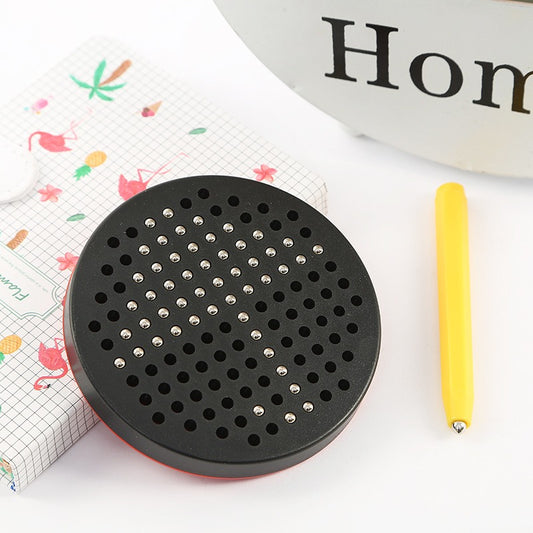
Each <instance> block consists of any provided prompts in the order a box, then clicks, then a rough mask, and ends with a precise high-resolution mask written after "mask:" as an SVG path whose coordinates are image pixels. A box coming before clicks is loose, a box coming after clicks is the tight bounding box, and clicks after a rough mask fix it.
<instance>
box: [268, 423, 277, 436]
mask: <svg viewBox="0 0 533 533" xmlns="http://www.w3.org/2000/svg"><path fill="white" fill-rule="evenodd" d="M265 429H266V432H267V433H268V434H269V435H276V434H277V433H278V431H279V427H278V425H277V424H274V423H273V422H270V424H267V425H266V428H265Z"/></svg>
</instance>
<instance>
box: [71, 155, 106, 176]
mask: <svg viewBox="0 0 533 533" xmlns="http://www.w3.org/2000/svg"><path fill="white" fill-rule="evenodd" d="M106 159H107V155H106V154H105V152H101V151H99V150H98V151H96V152H91V153H90V154H89V155H88V156H87V157H86V158H85V165H83V166H81V167H80V168H78V169H76V172H75V173H74V177H75V178H76V181H79V180H80V178H82V177H83V176H87V175H88V174H89V173H90V172H91V170H92V169H93V168H95V167H99V166H100V165H102V164H103V163H105V160H106Z"/></svg>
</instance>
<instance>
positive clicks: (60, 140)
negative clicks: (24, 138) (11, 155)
mask: <svg viewBox="0 0 533 533" xmlns="http://www.w3.org/2000/svg"><path fill="white" fill-rule="evenodd" d="M78 125H79V124H78V123H77V122H71V123H70V128H69V129H68V130H67V131H66V132H65V133H61V134H59V135H53V134H52V133H47V132H46V131H34V132H33V133H32V134H31V135H30V136H29V138H28V148H29V150H30V152H31V141H32V138H33V137H34V136H35V135H39V144H40V145H41V146H42V147H43V148H44V149H45V150H48V151H49V152H69V151H70V150H71V149H72V148H69V147H68V146H66V145H65V141H70V140H72V141H76V140H77V139H78V136H77V135H76V132H75V131H74V128H76V127H77V126H78ZM69 133H70V134H71V135H72V137H70V136H67V134H69Z"/></svg>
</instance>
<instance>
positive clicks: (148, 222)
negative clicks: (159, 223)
mask: <svg viewBox="0 0 533 533" xmlns="http://www.w3.org/2000/svg"><path fill="white" fill-rule="evenodd" d="M144 225H145V226H146V227H147V228H155V220H154V219H153V218H147V219H146V220H145V221H144Z"/></svg>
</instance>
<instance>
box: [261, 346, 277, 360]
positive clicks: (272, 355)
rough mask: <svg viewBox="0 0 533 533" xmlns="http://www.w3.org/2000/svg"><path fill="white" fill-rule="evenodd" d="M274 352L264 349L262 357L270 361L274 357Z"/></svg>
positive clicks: (270, 349)
mask: <svg viewBox="0 0 533 533" xmlns="http://www.w3.org/2000/svg"><path fill="white" fill-rule="evenodd" d="M274 353H275V352H274V350H273V349H272V348H265V349H264V350H263V355H264V356H265V357H266V358H267V359H271V358H272V357H274Z"/></svg>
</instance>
